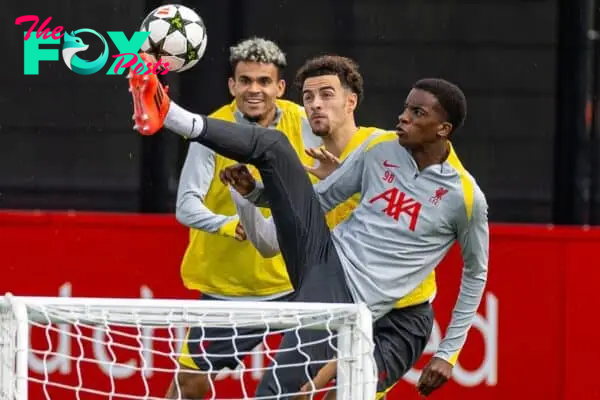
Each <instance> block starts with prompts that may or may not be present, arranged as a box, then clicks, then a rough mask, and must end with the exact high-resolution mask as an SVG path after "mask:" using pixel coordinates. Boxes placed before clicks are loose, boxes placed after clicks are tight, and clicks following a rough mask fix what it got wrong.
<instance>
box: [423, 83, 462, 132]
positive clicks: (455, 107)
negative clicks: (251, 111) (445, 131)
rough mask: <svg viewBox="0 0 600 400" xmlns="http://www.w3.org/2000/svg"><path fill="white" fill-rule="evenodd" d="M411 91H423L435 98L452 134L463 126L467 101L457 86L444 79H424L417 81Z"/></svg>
mask: <svg viewBox="0 0 600 400" xmlns="http://www.w3.org/2000/svg"><path fill="white" fill-rule="evenodd" d="M413 89H420V90H424V91H426V92H428V93H431V94H432V95H434V96H435V97H436V99H437V101H438V103H439V104H440V106H441V107H442V108H443V109H444V111H445V112H446V115H447V117H448V122H450V123H451V124H452V132H454V131H456V130H457V129H458V128H460V127H461V126H462V125H463V123H464V121H465V117H466V116H467V99H466V97H465V94H464V93H463V91H462V90H461V89H460V88H459V87H458V86H456V85H455V84H453V83H451V82H448V81H446V80H444V79H439V78H426V79H421V80H419V81H417V82H416V83H415V84H414V85H413Z"/></svg>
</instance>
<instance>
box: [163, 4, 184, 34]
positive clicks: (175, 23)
mask: <svg viewBox="0 0 600 400" xmlns="http://www.w3.org/2000/svg"><path fill="white" fill-rule="evenodd" d="M169 22H170V25H171V26H169V32H167V34H168V35H170V34H171V33H173V32H176V31H179V32H180V33H181V34H182V35H183V36H185V20H184V19H183V17H182V16H181V13H180V12H179V10H177V11H176V12H175V15H174V16H173V18H171V20H170V21H169Z"/></svg>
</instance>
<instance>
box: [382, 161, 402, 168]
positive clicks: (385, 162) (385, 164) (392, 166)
mask: <svg viewBox="0 0 600 400" xmlns="http://www.w3.org/2000/svg"><path fill="white" fill-rule="evenodd" d="M383 166H384V167H386V168H400V166H399V165H396V164H391V163H390V162H389V161H388V160H385V161H384V162H383Z"/></svg>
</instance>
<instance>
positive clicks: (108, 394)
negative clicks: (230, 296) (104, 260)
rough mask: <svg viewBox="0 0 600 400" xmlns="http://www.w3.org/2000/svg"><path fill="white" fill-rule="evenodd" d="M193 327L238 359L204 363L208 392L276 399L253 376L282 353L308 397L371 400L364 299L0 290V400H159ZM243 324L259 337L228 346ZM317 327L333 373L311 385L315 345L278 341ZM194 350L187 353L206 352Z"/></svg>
mask: <svg viewBox="0 0 600 400" xmlns="http://www.w3.org/2000/svg"><path fill="white" fill-rule="evenodd" d="M191 327H202V328H209V327H213V328H214V327H218V328H228V329H229V330H230V332H232V333H233V334H232V335H231V337H226V338H220V340H230V341H232V347H231V348H232V349H233V351H232V354H230V355H231V356H233V357H234V358H235V360H236V361H237V364H238V366H237V367H236V369H235V370H234V371H233V372H230V375H229V378H228V380H227V379H226V380H223V381H221V382H219V379H222V377H220V376H219V374H222V373H223V372H222V371H210V370H209V372H211V373H213V374H215V376H216V379H212V380H211V382H210V385H211V391H210V394H209V395H208V397H207V398H211V399H261V398H262V399H267V398H273V399H276V398H280V396H279V395H281V394H282V393H281V392H280V393H279V395H277V396H275V397H256V396H255V389H256V383H257V382H258V380H260V377H261V376H262V375H263V374H264V373H265V371H267V369H269V368H273V365H275V368H276V369H275V370H274V371H273V373H274V374H275V376H277V374H278V373H279V371H280V369H281V370H282V369H283V368H277V363H276V362H275V361H274V360H275V358H276V357H277V355H278V353H279V352H280V351H295V352H299V353H300V354H302V355H303V357H302V358H301V359H302V360H303V361H302V367H303V368H302V369H301V370H302V371H303V373H304V374H305V379H304V377H303V380H304V381H305V382H307V383H309V387H310V388H311V389H310V391H309V392H307V393H304V394H306V395H308V397H306V398H315V399H319V398H323V394H324V393H325V392H327V391H329V390H333V389H335V391H336V395H337V399H341V400H361V399H365V400H372V399H374V398H375V392H376V383H377V374H376V367H375V362H374V359H373V342H372V317H371V313H370V312H369V310H368V309H367V308H366V307H365V306H364V305H357V304H325V303H294V302H229V301H228V302H225V301H195V300H160V299H111V298H72V297H71V298H69V297H18V296H12V295H10V294H8V295H6V296H0V400H38V399H39V400H44V399H67V398H68V399H78V400H80V399H81V400H82V399H148V400H150V399H164V398H165V395H166V390H167V387H168V386H169V384H170V383H171V380H172V378H173V376H174V375H175V374H176V373H177V372H178V371H179V370H180V369H181V366H180V364H179V362H178V359H179V356H180V355H181V352H182V346H183V343H184V341H185V339H186V332H188V329H190V328H191ZM247 328H253V329H254V328H255V329H254V333H253V334H254V335H257V333H256V332H258V335H259V336H260V338H259V344H258V345H257V346H256V347H253V349H252V350H249V351H248V350H247V351H242V350H241V349H237V348H236V345H235V343H237V342H236V340H239V339H243V337H242V335H243V334H246V332H248V329H247ZM238 330H239V332H238ZM316 330H319V331H321V332H324V333H326V334H324V335H317V336H314V337H319V338H322V339H320V341H321V343H322V344H321V346H325V345H326V346H328V349H331V351H329V353H330V354H332V356H331V357H332V358H331V361H333V360H334V359H335V361H336V362H337V367H336V368H337V372H336V377H335V379H333V380H332V381H331V382H330V383H329V384H328V385H327V386H326V387H324V388H315V387H314V385H311V383H310V382H311V381H310V379H309V372H308V371H309V370H310V369H311V367H315V366H318V367H320V366H322V365H323V361H324V360H323V359H320V360H318V361H315V360H312V359H311V357H310V355H309V353H308V352H307V351H305V346H313V345H314V344H315V343H314V342H313V343H301V341H300V342H299V343H298V344H297V345H296V347H295V348H287V349H280V348H279V347H278V343H279V342H278V341H279V340H280V338H281V335H282V334H283V333H286V332H292V333H293V334H295V335H296V337H297V338H300V337H301V336H300V335H299V333H300V332H307V331H309V332H313V331H316ZM201 331H202V332H204V329H201ZM311 337H312V336H311ZM199 339H200V341H202V340H210V339H211V338H208V337H201V338H199ZM200 347H202V346H200ZM199 353H200V354H194V356H195V357H203V356H205V355H203V354H201V353H202V352H199ZM209 365H210V362H209ZM296 366H298V365H296ZM186 371H191V370H186ZM294 371H297V369H295V370H294ZM192 373H201V372H199V371H193V372H192ZM231 374H233V375H235V376H234V378H231ZM277 386H278V387H279V385H277ZM178 393H181V392H180V390H178ZM296 394H297V395H299V394H302V393H300V392H297V393H296ZM288 395H289V394H288ZM311 396H314V397H311ZM285 398H289V397H285Z"/></svg>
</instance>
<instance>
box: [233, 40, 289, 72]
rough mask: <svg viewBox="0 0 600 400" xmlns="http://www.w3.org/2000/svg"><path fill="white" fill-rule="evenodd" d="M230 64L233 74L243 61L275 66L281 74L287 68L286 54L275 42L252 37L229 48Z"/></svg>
mask: <svg viewBox="0 0 600 400" xmlns="http://www.w3.org/2000/svg"><path fill="white" fill-rule="evenodd" d="M229 53H230V55H229V63H230V64H231V71H232V73H233V72H235V67H236V66H237V65H238V63H239V62H241V61H246V62H257V63H264V64H274V65H275V66H276V67H277V69H279V72H281V71H282V70H283V69H284V68H285V67H286V66H287V60H286V58H285V54H284V53H283V51H281V49H280V48H279V46H277V44H275V42H272V41H270V40H267V39H263V38H259V37H251V38H249V39H246V40H243V41H241V42H240V43H238V44H236V45H235V46H231V47H230V48H229Z"/></svg>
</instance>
